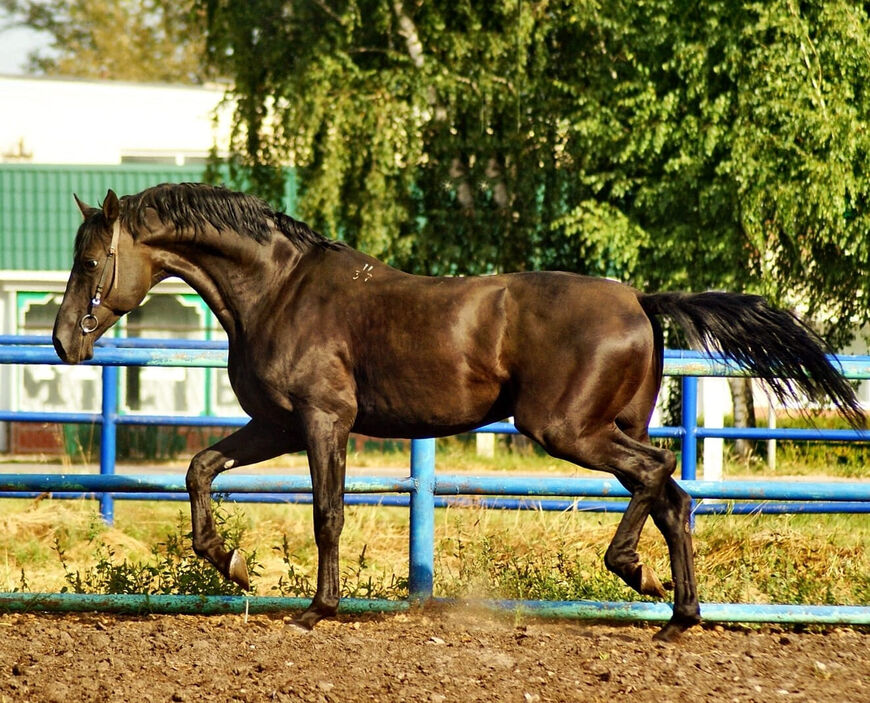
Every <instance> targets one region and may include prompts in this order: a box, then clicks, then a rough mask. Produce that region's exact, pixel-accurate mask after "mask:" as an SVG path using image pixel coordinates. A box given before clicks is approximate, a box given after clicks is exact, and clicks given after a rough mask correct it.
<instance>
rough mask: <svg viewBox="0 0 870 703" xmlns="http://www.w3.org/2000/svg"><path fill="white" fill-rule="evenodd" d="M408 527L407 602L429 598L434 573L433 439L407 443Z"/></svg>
mask: <svg viewBox="0 0 870 703" xmlns="http://www.w3.org/2000/svg"><path fill="white" fill-rule="evenodd" d="M411 478H412V479H414V489H413V491H412V492H411V510H410V512H411V518H410V522H411V528H410V544H409V550H408V551H409V552H410V558H409V568H408V594H409V596H410V598H411V600H426V599H429V598H431V597H432V582H433V572H434V570H435V440H434V439H415V440H412V441H411Z"/></svg>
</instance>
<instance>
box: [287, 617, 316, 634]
mask: <svg viewBox="0 0 870 703" xmlns="http://www.w3.org/2000/svg"><path fill="white" fill-rule="evenodd" d="M284 627H285V628H287V629H290V630H293V631H294V632H311V630H312V629H313V628H314V625H312V624H309V623H305V622H303V621H302V619H301V618H293V619H292V620H286V621H285V622H284Z"/></svg>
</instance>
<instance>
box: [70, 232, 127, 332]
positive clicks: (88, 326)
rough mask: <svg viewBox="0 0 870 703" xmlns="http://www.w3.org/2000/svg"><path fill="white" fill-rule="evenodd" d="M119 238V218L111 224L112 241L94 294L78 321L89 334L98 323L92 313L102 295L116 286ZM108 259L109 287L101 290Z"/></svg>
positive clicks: (99, 303) (100, 301) (83, 330)
mask: <svg viewBox="0 0 870 703" xmlns="http://www.w3.org/2000/svg"><path fill="white" fill-rule="evenodd" d="M120 238H121V218H120V217H119V218H118V219H116V220H115V223H114V225H112V241H111V243H110V244H109V253H108V254H107V255H106V262H105V263H104V264H103V270H102V272H101V273H100V280H99V281H98V282H97V288H96V290H95V291H94V296H93V297H92V298H91V304H90V306H89V307H88V312H87V313H86V314H85V315H84V316H83V317H82V319H81V320H80V321H79V327H81V328H82V332H84V333H85V334H90V333H91V332H93V331H94V330H96V329H97V327H99V325H100V323H99V320H97V316H96V315H94V310H96V309H97V308H98V307H100V305H101V304H102V302H103V295H104V294H105V295H109V292H110V291H111V290H112V288H113V287H115V288H117V287H118V240H119V239H120ZM109 261H111V262H112V280H111V281H110V282H109V287H108V288H106V290H105V293H104V291H103V288H104V286H105V285H106V276H107V275H108V273H109Z"/></svg>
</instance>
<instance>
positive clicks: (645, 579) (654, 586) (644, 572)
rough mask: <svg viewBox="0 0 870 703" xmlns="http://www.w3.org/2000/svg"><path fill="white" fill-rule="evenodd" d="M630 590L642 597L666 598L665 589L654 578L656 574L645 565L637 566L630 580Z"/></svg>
mask: <svg viewBox="0 0 870 703" xmlns="http://www.w3.org/2000/svg"><path fill="white" fill-rule="evenodd" d="M632 581H633V583H632V584H631V586H632V588H634V590H636V591H637V592H638V593H640V594H641V595H642V596H652V597H653V598H667V595H668V594H667V593H666V592H665V587H664V586H663V585H662V582H661V581H659V577H658V576H656V572H655V571H653V570H652V569H650V568H649V567H648V566H647V565H646V564H638V566H637V568H636V569H635V571H634V576H633V578H632Z"/></svg>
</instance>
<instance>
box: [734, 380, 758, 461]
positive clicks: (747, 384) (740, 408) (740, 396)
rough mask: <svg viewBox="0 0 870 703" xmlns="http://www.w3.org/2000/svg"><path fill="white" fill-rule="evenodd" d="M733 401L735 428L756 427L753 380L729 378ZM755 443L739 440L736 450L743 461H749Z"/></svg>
mask: <svg viewBox="0 0 870 703" xmlns="http://www.w3.org/2000/svg"><path fill="white" fill-rule="evenodd" d="M728 385H729V386H730V388H731V399H732V401H733V403H734V426H735V427H755V405H754V403H753V402H752V380H751V379H749V378H729V379H728ZM754 449H755V447H754V443H753V442H752V441H751V440H748V439H738V440H736V442H735V443H734V450H735V451H736V452H737V456H738V457H740V458H741V459H744V460H745V459H748V458H749V457H750V456H752V454H753V452H754Z"/></svg>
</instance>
